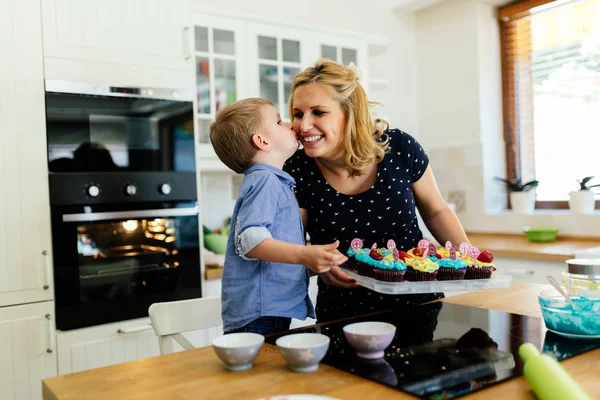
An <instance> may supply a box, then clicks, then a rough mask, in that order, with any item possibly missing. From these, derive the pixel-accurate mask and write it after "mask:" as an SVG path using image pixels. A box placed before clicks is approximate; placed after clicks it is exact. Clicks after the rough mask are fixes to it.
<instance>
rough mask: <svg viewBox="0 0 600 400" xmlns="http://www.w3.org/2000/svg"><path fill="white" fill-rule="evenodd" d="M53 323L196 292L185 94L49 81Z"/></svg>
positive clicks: (63, 325) (115, 317) (103, 317)
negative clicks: (54, 314)
mask: <svg viewBox="0 0 600 400" xmlns="http://www.w3.org/2000/svg"><path fill="white" fill-rule="evenodd" d="M46 115H47V126H46V127H47V135H48V138H47V139H48V165H49V171H50V173H49V187H50V205H51V215H52V243H53V264H54V278H55V280H54V281H55V290H56V293H55V300H56V324H57V328H58V329H60V330H69V329H75V328H80V327H86V326H93V325H98V324H103V323H108V322H115V321H121V320H127V319H132V318H139V317H144V316H147V315H148V307H149V306H150V305H151V304H152V303H155V302H163V301H172V300H182V299H189V298H195V297H201V295H202V291H201V275H200V244H199V228H198V208H197V191H196V166H195V155H194V139H193V138H194V129H193V125H194V124H193V112H192V100H191V94H189V95H186V91H180V90H165V89H150V88H122V87H111V86H98V85H84V84H72V83H71V84H69V83H66V82H52V81H47V82H46Z"/></svg>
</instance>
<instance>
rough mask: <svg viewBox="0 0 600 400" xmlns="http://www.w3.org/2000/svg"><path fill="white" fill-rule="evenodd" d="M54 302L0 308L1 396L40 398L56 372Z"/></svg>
mask: <svg viewBox="0 0 600 400" xmlns="http://www.w3.org/2000/svg"><path fill="white" fill-rule="evenodd" d="M53 315H54V302H52V301H45V302H41V303H33V304H26V305H21V306H13V307H2V308H0V337H1V338H2V341H1V342H0V388H2V393H1V395H0V397H2V399H4V400H13V399H14V400H24V399H31V400H39V399H41V398H42V379H44V378H48V377H52V376H55V375H56V369H57V368H56V367H57V365H56V351H55V335H54V333H55V332H54V321H53Z"/></svg>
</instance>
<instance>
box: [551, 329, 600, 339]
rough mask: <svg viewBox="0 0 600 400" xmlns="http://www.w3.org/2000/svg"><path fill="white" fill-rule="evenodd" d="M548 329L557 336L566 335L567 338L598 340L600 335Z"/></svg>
mask: <svg viewBox="0 0 600 400" xmlns="http://www.w3.org/2000/svg"><path fill="white" fill-rule="evenodd" d="M548 330H549V331H550V332H552V333H554V334H556V335H558V336H562V337H566V338H569V339H584V340H600V335H576V334H574V333H566V332H559V331H555V330H552V329H548Z"/></svg>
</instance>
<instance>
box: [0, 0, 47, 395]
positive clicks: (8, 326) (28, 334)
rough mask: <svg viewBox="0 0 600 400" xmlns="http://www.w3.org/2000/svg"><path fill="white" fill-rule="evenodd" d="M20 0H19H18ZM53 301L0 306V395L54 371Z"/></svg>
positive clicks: (37, 384)
mask: <svg viewBox="0 0 600 400" xmlns="http://www.w3.org/2000/svg"><path fill="white" fill-rule="evenodd" d="M19 1H20V0H19ZM53 315H54V302H51V301H48V302H42V303H35V304H28V305H23V306H14V307H3V308H0V338H2V340H1V341H0V388H2V389H1V390H2V392H1V394H0V397H2V399H5V400H12V399H14V400H23V399H32V400H39V399H41V398H42V379H45V378H48V377H52V376H55V375H56V352H55V349H54V346H55V336H54V322H53Z"/></svg>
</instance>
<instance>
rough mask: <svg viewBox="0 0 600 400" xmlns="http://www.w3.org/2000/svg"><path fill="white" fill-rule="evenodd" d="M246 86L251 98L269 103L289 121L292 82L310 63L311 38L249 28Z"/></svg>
mask: <svg viewBox="0 0 600 400" xmlns="http://www.w3.org/2000/svg"><path fill="white" fill-rule="evenodd" d="M247 40H248V43H247V45H248V47H247V49H248V50H247V51H248V73H249V77H248V83H249V85H250V87H251V95H252V96H258V97H264V98H266V99H269V100H271V102H272V103H273V104H274V105H275V107H276V108H277V109H278V110H279V113H280V114H281V118H282V119H283V120H285V121H290V116H289V115H288V109H287V108H288V102H289V97H290V93H291V86H292V79H293V78H294V76H296V75H297V74H298V73H299V72H301V71H302V70H303V69H304V68H306V67H307V66H308V65H310V64H311V63H312V62H314V61H315V60H313V59H310V40H311V34H310V33H308V32H307V31H301V30H296V29H292V28H287V27H284V26H278V25H265V24H258V23H249V24H248V35H247Z"/></svg>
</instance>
